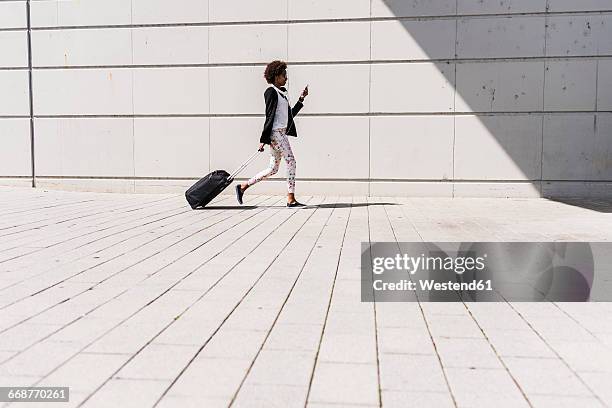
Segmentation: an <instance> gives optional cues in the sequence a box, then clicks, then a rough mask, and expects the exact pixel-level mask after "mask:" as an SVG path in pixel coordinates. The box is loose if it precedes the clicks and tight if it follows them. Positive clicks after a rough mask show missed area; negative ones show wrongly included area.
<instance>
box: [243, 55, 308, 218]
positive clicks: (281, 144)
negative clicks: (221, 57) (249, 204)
mask: <svg viewBox="0 0 612 408" xmlns="http://www.w3.org/2000/svg"><path fill="white" fill-rule="evenodd" d="M264 77H265V79H266V81H267V82H268V83H269V84H271V86H270V87H268V89H266V91H265V92H264V99H265V101H266V121H265V122H264V127H263V131H262V133H261V137H260V138H259V142H260V145H259V149H258V150H259V151H260V152H263V150H264V146H265V145H266V144H269V145H270V154H271V157H270V164H269V165H268V167H267V168H266V169H264V170H262V171H260V172H259V173H257V174H256V175H255V176H253V177H251V178H250V179H249V180H248V181H247V182H246V183H243V184H238V185H236V198H237V199H238V202H239V203H240V204H242V195H243V194H244V191H245V190H246V189H247V188H249V187H250V186H252V185H253V184H255V183H257V182H259V181H261V180H263V179H265V178H267V177H269V176H272V175H274V174H276V173H277V172H278V166H279V165H280V161H281V157H282V158H284V159H285V164H286V165H287V190H288V193H287V207H303V206H304V204H302V203H300V202H298V201H297V200H296V199H295V168H296V163H295V157H294V156H293V151H292V150H291V145H290V144H289V139H288V138H287V135H289V136H295V137H297V130H296V128H295V123H294V122H293V117H294V116H296V115H297V114H298V112H299V111H300V109H302V106H304V105H303V102H304V98H306V96H307V95H308V86H306V88H304V90H303V91H302V94H301V95H300V98H299V100H298V102H296V103H295V105H294V106H293V108H291V104H290V102H289V96H288V95H287V89H286V88H285V84H286V83H287V64H286V63H285V62H284V61H272V62H271V63H269V64H268V65H267V66H266V70H265V72H264Z"/></svg>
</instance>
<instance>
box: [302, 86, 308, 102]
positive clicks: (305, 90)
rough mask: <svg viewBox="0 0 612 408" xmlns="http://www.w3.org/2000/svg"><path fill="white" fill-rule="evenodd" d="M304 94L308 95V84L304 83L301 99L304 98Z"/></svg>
mask: <svg viewBox="0 0 612 408" xmlns="http://www.w3.org/2000/svg"><path fill="white" fill-rule="evenodd" d="M306 96H308V85H306V88H304V90H303V91H302V99H303V98H306Z"/></svg>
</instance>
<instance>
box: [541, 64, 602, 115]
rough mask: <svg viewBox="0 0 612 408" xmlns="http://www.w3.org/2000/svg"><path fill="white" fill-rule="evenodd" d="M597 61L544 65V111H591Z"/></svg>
mask: <svg viewBox="0 0 612 408" xmlns="http://www.w3.org/2000/svg"><path fill="white" fill-rule="evenodd" d="M596 70H597V61H592V60H591V61H580V60H578V61H549V62H547V63H546V87H545V90H544V92H545V94H544V109H545V110H552V111H557V110H593V109H595V99H596V97H595V87H596V77H597V73H596Z"/></svg>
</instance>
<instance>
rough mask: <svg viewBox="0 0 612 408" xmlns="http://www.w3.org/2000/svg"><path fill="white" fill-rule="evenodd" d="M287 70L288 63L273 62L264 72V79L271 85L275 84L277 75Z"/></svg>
mask: <svg viewBox="0 0 612 408" xmlns="http://www.w3.org/2000/svg"><path fill="white" fill-rule="evenodd" d="M286 69H287V63H286V62H285V61H278V60H276V61H272V62H271V63H269V64H268V65H267V66H266V70H265V71H264V78H266V81H267V82H268V83H269V84H272V83H274V78H276V76H277V75H280V74H282V73H283V72H284V71H285V70H286Z"/></svg>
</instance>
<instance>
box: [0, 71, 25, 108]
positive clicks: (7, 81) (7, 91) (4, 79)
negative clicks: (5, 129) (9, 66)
mask: <svg viewBox="0 0 612 408" xmlns="http://www.w3.org/2000/svg"><path fill="white" fill-rule="evenodd" d="M0 89H1V90H2V97H1V98H0V116H3V115H29V114H30V105H29V91H28V89H29V85H28V71H26V70H19V71H13V70H9V71H4V70H0Z"/></svg>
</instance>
